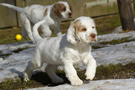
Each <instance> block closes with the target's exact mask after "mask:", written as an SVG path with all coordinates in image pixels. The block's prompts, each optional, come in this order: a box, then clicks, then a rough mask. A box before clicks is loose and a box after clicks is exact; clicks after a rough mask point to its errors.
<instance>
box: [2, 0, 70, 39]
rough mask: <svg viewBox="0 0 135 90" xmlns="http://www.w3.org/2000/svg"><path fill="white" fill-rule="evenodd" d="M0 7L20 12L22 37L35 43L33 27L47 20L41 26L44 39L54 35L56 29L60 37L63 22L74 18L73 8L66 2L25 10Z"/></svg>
mask: <svg viewBox="0 0 135 90" xmlns="http://www.w3.org/2000/svg"><path fill="white" fill-rule="evenodd" d="M0 5H2V6H6V7H8V8H12V9H14V10H16V11H18V12H20V20H21V22H22V36H23V37H24V38H27V37H28V36H29V38H30V39H31V40H32V41H33V42H34V40H33V36H32V31H31V25H33V24H35V23H37V22H39V21H41V20H46V22H44V24H42V25H41V26H40V27H41V30H42V32H43V37H50V36H51V35H52V31H51V29H54V32H55V34H56V35H57V36H59V35H61V34H62V33H61V31H60V23H61V20H62V19H68V18H71V17H72V7H71V6H70V5H69V3H67V2H66V1H59V2H56V3H54V4H53V5H48V6H42V5H31V6H27V7H25V8H20V7H16V6H13V5H10V4H6V3H0Z"/></svg>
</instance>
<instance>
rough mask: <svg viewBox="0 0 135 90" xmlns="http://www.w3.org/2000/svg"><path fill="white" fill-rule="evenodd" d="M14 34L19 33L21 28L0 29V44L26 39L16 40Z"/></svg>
mask: <svg viewBox="0 0 135 90" xmlns="http://www.w3.org/2000/svg"><path fill="white" fill-rule="evenodd" d="M16 34H21V28H7V29H0V44H8V43H15V42H24V41H26V40H25V39H22V40H20V41H16V40H15V36H16Z"/></svg>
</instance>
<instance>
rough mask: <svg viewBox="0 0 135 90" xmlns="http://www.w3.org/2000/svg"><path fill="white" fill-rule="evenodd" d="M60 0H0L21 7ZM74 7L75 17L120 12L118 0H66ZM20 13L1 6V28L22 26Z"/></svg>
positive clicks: (47, 3) (48, 3)
mask: <svg viewBox="0 0 135 90" xmlns="http://www.w3.org/2000/svg"><path fill="white" fill-rule="evenodd" d="M57 1H60V0H0V3H9V4H12V5H16V6H19V7H25V6H29V5H32V4H40V5H50V4H53V3H54V2H57ZM66 1H68V2H69V3H70V4H71V6H72V8H73V19H74V18H77V17H79V16H82V15H84V16H92V17H93V16H101V15H107V14H114V13H117V12H118V7H117V0H66ZM18 20H19V15H18V14H17V12H15V11H14V10H12V9H9V8H7V7H3V6H1V7H0V28H4V27H12V26H18V27H20V26H21V23H20V22H19V21H18Z"/></svg>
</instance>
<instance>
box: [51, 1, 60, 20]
mask: <svg viewBox="0 0 135 90" xmlns="http://www.w3.org/2000/svg"><path fill="white" fill-rule="evenodd" d="M60 6H61V4H60V3H54V5H53V7H52V11H51V13H52V14H53V16H56V17H59V18H61V17H62V15H61V13H60V11H59V10H60Z"/></svg>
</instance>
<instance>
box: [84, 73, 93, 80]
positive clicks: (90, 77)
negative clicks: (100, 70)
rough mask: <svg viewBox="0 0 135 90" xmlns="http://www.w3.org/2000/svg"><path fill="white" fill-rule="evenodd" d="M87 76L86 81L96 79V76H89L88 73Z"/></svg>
mask: <svg viewBox="0 0 135 90" xmlns="http://www.w3.org/2000/svg"><path fill="white" fill-rule="evenodd" d="M85 76H86V80H93V79H94V77H95V74H87V73H86V74H85Z"/></svg>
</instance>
